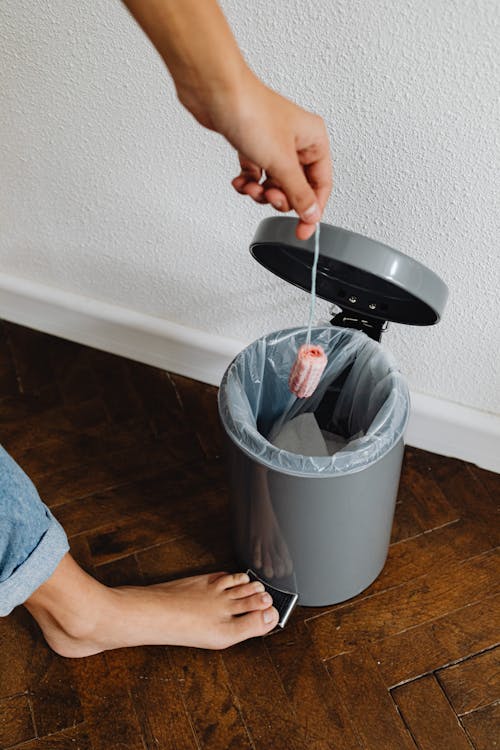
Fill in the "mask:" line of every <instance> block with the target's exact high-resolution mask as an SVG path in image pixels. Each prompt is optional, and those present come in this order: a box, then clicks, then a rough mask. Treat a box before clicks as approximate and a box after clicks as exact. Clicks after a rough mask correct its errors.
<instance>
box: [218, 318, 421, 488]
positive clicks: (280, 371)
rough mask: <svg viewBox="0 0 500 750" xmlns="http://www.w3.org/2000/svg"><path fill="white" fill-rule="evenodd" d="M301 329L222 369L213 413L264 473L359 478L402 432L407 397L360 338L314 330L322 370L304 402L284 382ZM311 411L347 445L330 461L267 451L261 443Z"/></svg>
mask: <svg viewBox="0 0 500 750" xmlns="http://www.w3.org/2000/svg"><path fill="white" fill-rule="evenodd" d="M305 339H306V329H304V328H292V329H286V330H281V331H276V332H274V333H271V334H268V335H267V336H263V337H262V338H260V339H258V340H257V341H254V342H253V343H252V344H250V345H249V346H247V347H246V349H244V350H243V351H242V352H240V353H239V354H238V355H237V356H236V357H235V359H234V360H233V362H232V363H231V364H230V365H229V367H228V369H227V370H226V373H225V374H224V377H223V379H222V383H221V386H220V389H219V413H220V416H221V419H222V423H223V425H224V428H225V430H226V432H227V434H228V435H229V437H230V438H231V439H232V440H233V441H234V442H235V443H236V444H237V445H239V447H240V448H241V449H242V450H244V451H246V452H247V453H248V454H250V455H251V456H253V457H255V459H257V460H258V461H259V462H260V463H262V464H264V465H267V466H268V467H269V468H271V469H277V470H284V471H286V472H289V473H292V474H298V475H303V476H317V475H318V474H321V475H325V476H332V475H335V474H345V473H350V472H354V471H360V470H361V469H363V468H364V467H366V466H368V465H369V464H372V463H373V462H375V461H377V460H378V459H380V458H382V457H383V456H384V455H385V454H386V453H387V452H388V451H389V450H390V449H391V448H392V447H393V446H394V445H395V443H396V442H397V441H398V440H399V439H400V438H401V436H402V435H403V433H404V430H405V428H406V425H407V422H408V417H409V411H410V398H409V393H408V387H407V385H406V382H405V380H404V378H403V376H402V374H401V372H400V371H399V369H398V366H397V364H396V362H395V361H394V359H393V357H392V355H390V354H389V353H388V352H387V351H385V350H384V349H383V348H382V347H381V345H380V344H379V343H377V342H376V341H372V340H371V339H370V338H368V336H366V334H364V333H363V332H362V331H356V330H352V329H349V328H337V327H335V326H331V325H328V326H323V327H317V328H313V330H312V336H311V343H313V344H318V345H320V346H322V347H323V349H324V351H325V353H326V355H327V357H328V364H327V366H326V368H325V371H324V373H323V375H322V377H321V381H320V383H319V385H318V388H317V389H316V391H315V392H314V393H313V395H312V396H311V397H310V398H306V399H298V398H296V397H295V396H294V395H293V394H291V393H290V391H289V389H288V376H289V374H290V370H291V368H292V365H293V363H294V361H295V357H296V355H297V351H298V349H299V347H300V346H301V345H302V344H304V343H305ZM306 412H314V414H315V415H316V418H317V420H318V423H319V425H320V427H321V429H323V430H327V431H329V432H332V433H335V434H337V435H341V436H343V437H344V438H345V439H346V445H345V447H343V448H342V449H341V450H338V451H337V452H336V453H334V454H333V455H332V456H303V455H298V454H296V453H290V452H288V451H286V450H281V449H279V448H277V447H276V446H274V445H273V444H272V443H271V442H270V440H269V439H268V438H270V437H271V438H272V436H273V434H274V435H275V434H277V432H279V430H280V429H281V428H282V426H283V424H285V422H286V421H288V420H291V419H293V418H294V417H296V416H297V415H299V414H302V413H306Z"/></svg>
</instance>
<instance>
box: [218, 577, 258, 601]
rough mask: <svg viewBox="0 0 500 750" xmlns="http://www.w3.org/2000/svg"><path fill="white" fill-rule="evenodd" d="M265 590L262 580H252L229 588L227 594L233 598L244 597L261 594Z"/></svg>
mask: <svg viewBox="0 0 500 750" xmlns="http://www.w3.org/2000/svg"><path fill="white" fill-rule="evenodd" d="M264 590H265V589H264V584H263V583H261V582H260V581H250V583H243V584H241V585H240V586H234V587H233V588H231V589H228V591H227V595H228V596H229V597H230V598H231V599H243V598H244V597H246V596H251V595H252V594H259V593H260V594H261V593H263V592H264Z"/></svg>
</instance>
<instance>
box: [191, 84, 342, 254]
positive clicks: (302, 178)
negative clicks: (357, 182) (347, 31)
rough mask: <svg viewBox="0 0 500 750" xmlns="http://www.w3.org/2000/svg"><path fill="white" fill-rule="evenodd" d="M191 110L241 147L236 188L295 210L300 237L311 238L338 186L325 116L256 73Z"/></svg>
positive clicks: (263, 200) (286, 208) (272, 203)
mask: <svg viewBox="0 0 500 750" xmlns="http://www.w3.org/2000/svg"><path fill="white" fill-rule="evenodd" d="M189 105H190V106H189ZM188 108H189V109H190V110H191V112H192V114H193V115H194V116H195V117H196V118H197V119H198V121H199V122H201V123H202V124H203V125H205V126H206V127H208V128H210V129H212V130H216V131H217V132H219V133H221V134H222V135H223V136H224V137H225V138H226V139H227V140H228V141H229V142H230V143H231V144H232V145H233V146H234V148H235V149H236V150H237V151H238V157H239V161H240V166H241V173H240V174H239V175H238V177H236V178H235V179H234V180H233V181H232V185H233V187H234V188H235V190H237V191H238V193H241V194H242V195H249V196H250V197H251V198H253V200H254V201H256V202H257V203H270V204H271V205H273V206H274V208H276V209H277V210H278V211H281V212H286V211H290V210H291V209H293V210H294V211H296V212H297V214H298V216H299V222H298V224H297V229H296V234H297V237H298V238H299V239H302V240H306V239H308V238H309V237H311V235H312V234H313V233H314V228H315V224H316V222H318V221H319V220H320V218H321V214H322V213H323V210H324V207H325V204H326V202H327V200H328V197H329V195H330V192H331V189H332V163H331V157H330V147H329V142H328V133H327V130H326V127H325V124H324V122H323V120H322V118H321V117H319V116H318V115H315V114H312V113H311V112H307V111H306V110H304V109H302V108H301V107H299V106H297V105H296V104H294V103H293V102H291V101H289V100H288V99H285V98H284V97H282V96H280V95H279V94H277V93H276V92H275V91H272V90H271V89H269V88H267V86H265V85H264V84H263V83H262V82H261V81H260V80H259V79H258V78H256V77H255V76H253V74H252V73H251V72H250V71H248V72H247V73H246V75H245V76H244V77H242V78H241V79H240V81H239V85H238V86H237V87H233V88H230V89H227V90H224V89H222V90H219V91H218V92H216V93H214V92H213V91H212V95H211V96H210V98H208V99H205V101H203V102H202V104H200V98H197V101H196V104H194V102H192V101H191V102H189V104H188Z"/></svg>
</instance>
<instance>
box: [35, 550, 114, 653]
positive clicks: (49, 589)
mask: <svg viewBox="0 0 500 750" xmlns="http://www.w3.org/2000/svg"><path fill="white" fill-rule="evenodd" d="M111 592H112V590H111V589H108V588H107V587H106V586H103V585H102V584H101V583H99V582H98V581H96V580H95V579H94V578H91V577H90V576H89V575H87V573H85V572H84V571H83V570H82V569H81V568H80V567H79V566H78V565H77V564H76V563H75V561H74V560H73V559H72V558H71V557H70V556H69V555H66V557H65V558H63V560H62V561H61V563H60V564H59V566H58V567H57V568H56V570H55V572H54V573H53V575H52V576H51V577H50V578H49V579H48V580H47V581H46V582H45V583H44V584H42V586H40V587H39V588H38V589H37V590H36V591H35V592H34V593H33V594H32V596H31V597H30V598H29V599H28V600H27V601H26V602H25V603H24V606H25V607H26V609H27V610H28V611H29V612H30V614H31V615H32V616H33V617H34V618H35V620H36V621H37V622H38V624H39V625H40V627H41V628H42V630H44V632H45V630H46V629H49V628H50V629H51V630H58V631H59V632H61V633H64V634H65V635H66V636H67V637H68V638H71V639H75V640H90V639H92V638H93V637H94V636H95V635H96V633H97V632H98V631H99V623H100V622H101V621H102V618H103V616H104V610H105V609H106V607H107V605H106V602H107V601H108V599H109V596H110V594H111Z"/></svg>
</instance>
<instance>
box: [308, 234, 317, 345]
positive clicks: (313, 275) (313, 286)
mask: <svg viewBox="0 0 500 750" xmlns="http://www.w3.org/2000/svg"><path fill="white" fill-rule="evenodd" d="M319 229H320V223H319V221H318V223H317V224H316V231H315V233H314V262H313V267H312V272H311V302H310V305H309V323H308V324H307V337H306V344H307V345H309V344H310V343H311V328H312V324H313V318H314V312H315V310H316V274H317V271H318V258H319Z"/></svg>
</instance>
